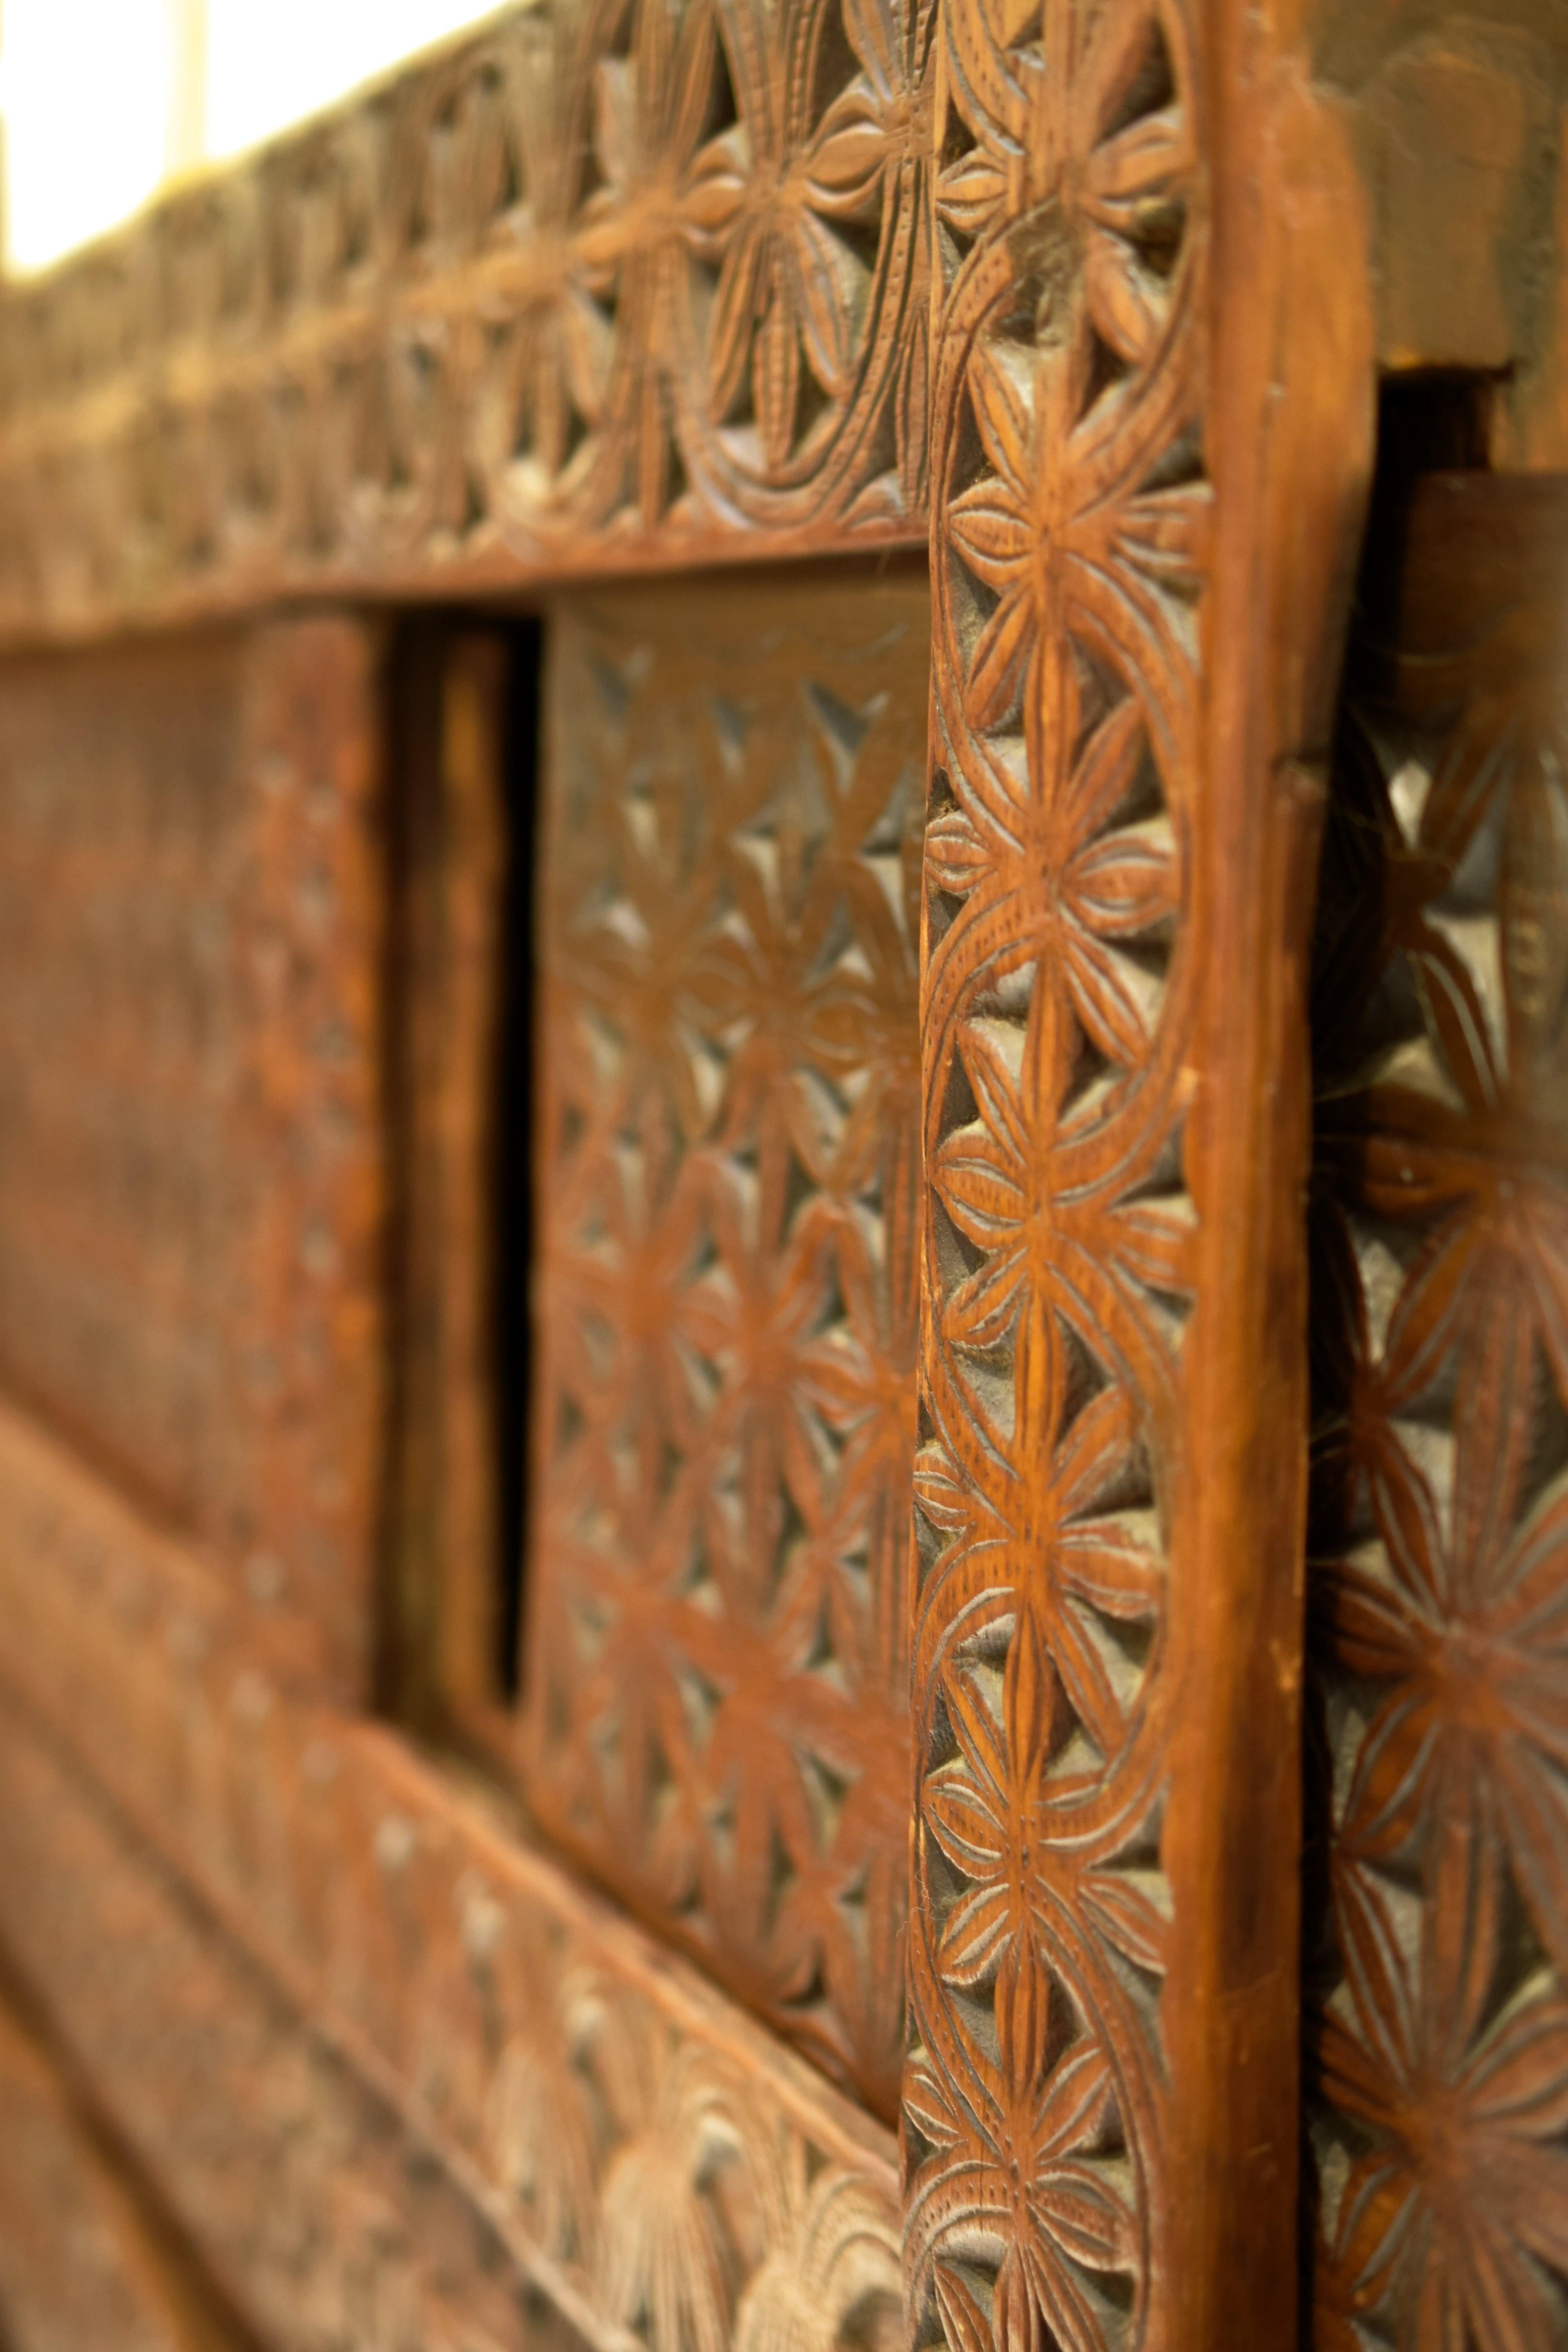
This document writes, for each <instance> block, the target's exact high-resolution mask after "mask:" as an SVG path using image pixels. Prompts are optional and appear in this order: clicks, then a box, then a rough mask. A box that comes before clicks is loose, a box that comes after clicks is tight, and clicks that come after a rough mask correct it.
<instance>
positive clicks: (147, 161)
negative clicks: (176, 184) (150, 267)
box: [0, 0, 176, 270]
mask: <svg viewBox="0 0 1568 2352" xmlns="http://www.w3.org/2000/svg"><path fill="white" fill-rule="evenodd" d="M175 21H176V20H175V18H174V15H173V12H172V11H171V10H170V8H169V6H168V5H167V0H0V107H3V108H4V112H5V245H6V256H7V260H8V262H9V265H10V267H11V268H14V269H18V270H26V269H41V268H43V267H44V265H45V263H46V262H50V261H53V260H54V259H55V258H56V257H57V256H58V255H59V254H62V253H64V252H66V251H68V249H69V247H71V246H73V245H79V244H80V243H81V242H82V241H83V239H84V238H87V237H89V236H98V235H99V233H100V231H101V230H103V229H106V228H110V227H112V226H113V225H114V223H115V222H116V221H120V220H123V219H124V217H125V215H127V214H128V213H132V212H134V211H135V209H136V207H137V205H140V204H144V203H145V202H146V200H147V198H148V197H149V196H150V195H152V194H153V191H154V190H155V189H156V188H157V186H158V184H159V182H160V181H161V180H162V179H163V175H164V173H165V171H166V170H167V168H168V163H169V155H168V147H169V127H170V126H169V110H170V105H171V100H172V97H173V90H174V71H173V67H174V59H173V58H172V55H171V47H172V37H173V33H174V24H175Z"/></svg>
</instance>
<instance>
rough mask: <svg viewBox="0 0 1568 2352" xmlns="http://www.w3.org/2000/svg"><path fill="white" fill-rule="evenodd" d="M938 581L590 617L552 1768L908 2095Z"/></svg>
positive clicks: (547, 1188)
mask: <svg viewBox="0 0 1568 2352" xmlns="http://www.w3.org/2000/svg"><path fill="white" fill-rule="evenodd" d="M928 612H929V605H928V600H927V593H926V585H925V581H924V579H923V577H921V575H920V574H919V573H918V572H916V573H907V574H905V575H904V576H902V577H898V576H886V577H883V578H880V579H874V578H871V577H868V576H860V577H856V576H854V575H849V576H847V577H839V578H836V579H834V580H832V581H827V580H826V579H824V580H812V579H809V578H807V579H802V580H796V581H791V582H788V583H786V582H784V581H777V582H772V583H766V584H763V583H760V582H759V583H736V584H732V585H729V586H726V587H724V588H722V589H718V588H703V589H697V588H695V587H691V588H686V589H683V590H682V592H681V593H680V595H679V598H674V597H670V596H668V595H666V594H660V595H658V596H650V595H647V594H642V593H637V594H628V595H626V596H625V597H622V598H605V599H597V598H596V599H595V601H594V602H593V603H591V604H589V603H582V604H572V603H564V602H563V604H559V605H557V606H556V607H555V608H554V609H553V612H552V656H551V663H552V666H551V672H550V682H549V711H548V723H547V747H548V761H549V779H548V793H549V805H548V810H547V814H546V820H545V846H544V855H543V858H542V868H541V880H540V906H541V919H542V927H543V959H542V962H543V983H542V984H543V1000H544V1001H543V1010H542V1038H543V1067H542V1093H541V1109H540V1118H539V1127H538V1130H537V1134H538V1142H537V1178H536V1188H535V1189H536V1197H537V1200H538V1203H539V1208H538V1215H539V1220H540V1268H541V1276H540V1285H541V1286H540V1351H539V1358H538V1362H537V1366H536V1370H535V1376H534V1399H533V1449H532V1462H533V1472H532V1477H533V1496H534V1517H533V1522H532V1532H531V1553H530V1559H531V1567H530V1574H531V1588H532V1589H531V1617H530V1622H529V1629H528V1643H527V1671H528V1685H529V1724H528V1728H527V1733H526V1755H527V1776H528V1787H529V1791H530V1797H531V1802H532V1803H533V1804H534V1805H535V1806H536V1807H537V1808H538V1810H539V1811H540V1812H541V1814H542V1817H543V1818H544V1819H545V1820H546V1821H547V1822H549V1824H550V1825H551V1827H552V1830H553V1831H555V1832H556V1833H557V1834H559V1835H560V1836H562V1837H563V1838H564V1839H565V1840H567V1841H568V1842H569V1843H571V1845H572V1846H573V1848H574V1851H575V1852H577V1853H580V1854H582V1855H584V1857H585V1858H586V1859H587V1860H588V1861H589V1862H590V1864H591V1865H592V1867H593V1868H594V1870H595V1872H596V1873H597V1874H599V1875H601V1876H602V1877H604V1878H605V1879H607V1880H608V1881H609V1882H610V1883H611V1884H612V1885H615V1886H616V1887H617V1888H618V1889H620V1890H622V1891H624V1892H625V1893H626V1895H628V1896H629V1897H630V1898H631V1899H632V1900H633V1901H634V1902H635V1903H636V1904H637V1906H638V1907H639V1909H641V1910H642V1911H643V1912H644V1914H645V1915H646V1916H648V1917H650V1918H653V1919H656V1920H658V1923H659V1924H660V1926H661V1927H662V1928H663V1929H664V1931H665V1932H666V1933H668V1934H669V1935H671V1936H672V1937H675V1938H676V1939H678V1940H679V1941H680V1942H682V1943H683V1944H685V1945H686V1946H687V1947H688V1948H690V1949H692V1950H694V1951H696V1952H698V1953H700V1955H701V1956H702V1957H703V1958H705V1959H706V1960H707V1961H708V1963H709V1965H710V1966H711V1967H712V1968H713V1969H715V1970H716V1971H717V1973H718V1974H719V1975H720V1976H721V1979H723V1980H724V1981H725V1982H726V1983H728V1984H729V1985H731V1987H732V1988H733V1989H734V1990H736V1991H737V1992H739V1993H740V1994H741V1996H742V1998H743V1999H744V2000H748V2001H749V2002H751V2003H752V2005H753V2006H754V2007H756V2008H757V2009H759V2010H760V2011H762V2012H763V2014H764V2015H765V2016H766V2017H767V2018H768V2019H769V2020H770V2021H771V2022H772V2023H773V2024H774V2025H776V2026H777V2027H778V2028H779V2029H780V2030H781V2031H783V2032H785V2033H786V2034H788V2035H789V2036H790V2038H791V2039H792V2040H795V2041H796V2042H799V2043H800V2044H801V2046H802V2047H803V2048H805V2049H806V2050H808V2051H809V2052H810V2053H812V2054H813V2055H814V2056H816V2058H817V2059H818V2060H819V2061H821V2062H822V2063H826V2065H828V2066H829V2067H830V2068H831V2069H832V2070H833V2071H834V2072H836V2073H837V2074H840V2075H844V2076H847V2078H848V2079H849V2080H851V2081H852V2082H854V2083H855V2084H857V2085H858V2087H859V2089H860V2090H861V2092H862V2093H863V2095H865V2096H866V2097H868V2099H869V2100H870V2102H871V2103H872V2104H873V2105H875V2106H877V2107H878V2108H879V2109H881V2110H882V2111H884V2112H889V2113H890V2112H891V2110H892V2108H893V2105H894V2103H895V2101H896V2097H897V2090H898V2080H899V2067H900V2058H901V2054H902V2042H903V2026H902V2008H901V1981H902V1973H903V1964H902V1947H903V1916H904V1903H905V1871H906V1826H907V1819H908V1814H907V1801H908V1800H907V1790H908V1764H907V1758H908V1728H907V1727H908V1699H907V1632H906V1623H907V1613H906V1612H907V1605H908V1603H907V1575H908V1558H909V1520H908V1496H909V1475H910V1454H911V1450H912V1437H913V1409H914V1395H913V1364H914V1325H915V1312H916V1273H915V1258H914V1233H915V1214H916V1202H917V1185H918V1164H919V1134H918V1125H917V1121H918V1106H919V1062H918V1042H917V1030H916V1013H915V988H916V944H917V932H918V890H919V870H920V807H921V789H922V777H923V770H924V758H925V731H926V706H927V698H928V680H929V667H928V646H929V635H928V627H929V625H928Z"/></svg>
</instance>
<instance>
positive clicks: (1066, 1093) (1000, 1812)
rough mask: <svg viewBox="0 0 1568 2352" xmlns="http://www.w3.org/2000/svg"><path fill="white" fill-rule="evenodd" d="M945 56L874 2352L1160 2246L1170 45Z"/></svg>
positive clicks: (1182, 272)
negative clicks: (912, 1607) (899, 1995)
mask: <svg viewBox="0 0 1568 2352" xmlns="http://www.w3.org/2000/svg"><path fill="white" fill-rule="evenodd" d="M947 41H948V58H947V69H948V82H947V89H948V100H949V112H948V116H947V119H946V121H945V122H941V123H939V125H938V137H937V142H936V144H937V152H939V153H940V154H941V155H942V158H943V165H942V172H941V173H940V175H939V178H938V180H937V184H936V187H935V190H934V214H935V222H936V236H937V239H938V248H939V252H940V256H941V261H942V269H943V273H944V291H943V295H942V308H941V314H940V319H939V323H938V329H937V335H936V344H935V348H936V351H937V352H938V372H937V379H936V385H935V395H934V402H933V414H934V415H935V417H936V418H937V420H938V434H937V439H936V442H935V446H934V449H933V458H932V484H933V489H932V495H933V499H935V500H936V501H937V502H938V504H939V511H940V522H939V527H938V530H937V532H936V534H935V537H934V540H933V551H934V552H933V585H934V591H935V594H936V599H937V629H936V672H935V684H934V707H935V731H934V738H933V742H932V747H931V757H932V765H933V783H932V791H931V803H930V809H929V816H928V825H927V834H926V849H925V881H926V896H927V940H928V958H929V961H928V969H927V972H926V977H925V982H924V1003H925V1014H924V1018H925V1032H926V1048H925V1050H926V1080H925V1104H926V1128H925V1157H926V1175H927V1217H926V1227H925V1236H924V1246H925V1274H924V1297H925V1318H924V1323H923V1331H922V1348H921V1400H922V1413H923V1419H924V1423H925V1431H926V1433H925V1436H924V1442H923V1443H922V1444H921V1449H920V1452H919V1454H918V1455H917V1459H916V1471H915V1496H916V1528H917V1545H918V1549H919V1554H920V1587H919V1598H918V1603H917V1612H916V1632H915V1653H914V1659H913V1685H914V1694H915V1708H916V1719H915V1742H916V1792H917V1822H916V1853H915V1906H914V1916H913V1921H912V1927H911V1967H910V1990H911V2004H912V2011H913V2014H912V2019H911V2036H912V2038H911V2049H910V2060H909V2064H908V2067H907V2071H906V2076H905V2102H904V2105H905V2125H906V2136H907V2140H908V2146H909V2155H910V2197H909V2205H908V2209H907V2217H906V2264H907V2271H908V2277H909V2284H910V2294H911V2301H912V2305H913V2309H914V2313H915V2318H916V2327H917V2340H920V2341H927V2340H931V2339H932V2338H933V2337H935V2336H937V2335H939V2334H940V2335H941V2336H945V2338H946V2340H947V2342H948V2344H949V2345H950V2346H952V2347H953V2352H991V2347H995V2352H1024V2347H1029V2352H1035V2347H1040V2352H1044V2347H1047V2346H1050V2347H1063V2352H1100V2347H1110V2346H1118V2347H1120V2346H1122V2345H1129V2344H1132V2343H1135V2342H1138V2341H1141V2340H1142V2337H1143V2335H1144V2331H1145V2328H1146V2326H1148V2324H1149V2321H1150V2314H1151V2295H1152V2290H1153V2282H1154V2280H1155V2277H1156V2274H1157V2273H1158V2270H1159V2267H1160V2263H1161V2260H1162V2250H1163V2242H1164V2231H1165V2227H1166V2216H1165V2212H1164V2207H1163V2179H1162V2174H1161V2163H1160V2147H1161V2132H1162V2104H1163V2095H1164V2093H1163V2079H1164V2077H1163V2063H1164V2062H1163V2055H1162V2048H1161V2036H1160V2025H1159V1988H1160V1983H1161V1979H1162V1977H1163V1969H1164V1966H1165V1958H1166V1945H1167V1938H1168V1927H1169V1908H1170V1897H1169V1889H1168V1886H1167V1884H1166V1881H1165V1878H1164V1874H1163V1871H1162V1868H1161V1861H1160V1827H1161V1812H1162V1798H1163V1762H1162V1758H1163V1738H1164V1729H1163V1723H1164V1717H1163V1709H1164V1704H1165V1700H1164V1684H1163V1673H1162V1669H1163V1658H1164V1653H1165V1633H1164V1628H1165V1616H1166V1594H1165V1588H1166V1549H1165V1540H1166V1539H1165V1518H1166V1513H1167V1509H1168V1500H1169V1498H1168V1496H1167V1495H1166V1493H1165V1490H1164V1478H1165V1467H1166V1465H1168V1464H1169V1462H1170V1461H1171V1460H1172V1458H1173V1447H1174V1445H1175V1412H1176V1402H1177V1396H1178V1387H1179V1379H1180V1365H1181V1351H1182V1345H1183V1333H1184V1327H1185V1319H1186V1314H1187V1309H1188V1303H1189V1300H1190V1297H1191V1292H1192V1286H1193V1280H1194V1268H1193V1240H1194V1217H1193V1210H1192V1204H1191V1202H1190V1200H1189V1197H1188V1195H1187V1192H1186V1190H1185V1185H1184V1176H1183V1168H1182V1138H1181V1118H1180V1109H1179V1102H1178V1088H1177V1072H1178V1066H1179V1058H1180V1055H1181V1052H1182V1049H1183V1042H1184V1036H1185V1032H1186V1004H1187V988H1188V981H1187V968H1186V961H1185V953H1184V943H1183V918H1184V910H1185V906H1186V890H1187V885H1186V878H1185V856H1184V839H1185V832H1186V825H1187V821H1188V815H1189V809H1190V796H1191V793H1192V789H1193V769H1194V754H1195V744H1196V734H1195V730H1196V714H1197V704H1198V696H1199V681H1198V667H1197V664H1198V626H1197V621H1198V611H1199V606H1200V602H1201V598H1202V594H1203V590H1204V582H1205V573H1206V566H1207V553H1206V535H1207V525H1208V515H1209V504H1210V493H1209V489H1208V486H1207V484H1206V482H1205V479H1204V477H1203V473H1202V469H1201V465H1200V462H1199V457H1198V436H1197V425H1198V415H1197V407H1196V402H1197V397H1198V382H1197V373H1196V368H1195V363H1194V344H1195V339H1196V334H1197V315H1198V312H1199V310H1200V307H1201V299H1202V296H1201V289H1202V282H1203V281H1202V263H1203V245H1202V236H1201V229H1200V227H1199V226H1198V221H1197V208H1196V205H1195V203H1194V199H1195V197H1196V195H1197V193H1198V191H1197V181H1196V160H1195V153H1194V133H1193V127H1192V114H1191V108H1192V90H1193V79H1192V77H1193V73H1194V55H1193V37H1192V33H1191V30H1190V28H1189V26H1188V24H1187V21H1186V18H1185V16H1184V13H1183V12H1182V11H1181V10H1179V9H1176V8H1172V7H1164V6H1158V5H1136V0H1134V5H1121V0H1110V5H1100V6H1093V7H1072V6H1068V5H1059V6H1058V5H1054V0H1047V5H1046V7H1045V8H1044V9H1043V10H1042V11H1040V12H1038V14H1037V16H1033V17H1030V18H1028V19H1027V21H1025V19H1024V18H1023V17H1022V16H1019V15H1017V14H1016V13H1014V14H1011V15H1010V14H1009V13H1008V12H1007V11H1005V9H1004V8H1003V7H1001V6H1000V5H995V6H990V5H983V6H979V7H975V8H965V9H963V10H955V11H953V12H952V18H951V20H950V23H949V27H948V32H947ZM1023 222H1027V223H1028V224H1029V227H1028V229H1027V231H1025V230H1024V229H1022V228H1020V226H1019V224H1020V223H1023Z"/></svg>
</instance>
